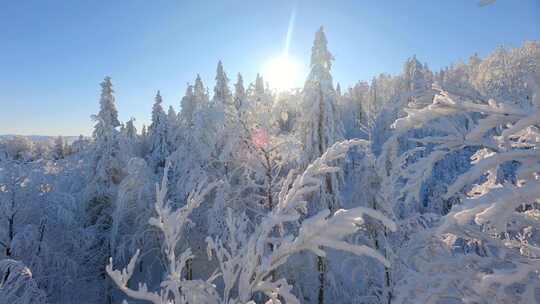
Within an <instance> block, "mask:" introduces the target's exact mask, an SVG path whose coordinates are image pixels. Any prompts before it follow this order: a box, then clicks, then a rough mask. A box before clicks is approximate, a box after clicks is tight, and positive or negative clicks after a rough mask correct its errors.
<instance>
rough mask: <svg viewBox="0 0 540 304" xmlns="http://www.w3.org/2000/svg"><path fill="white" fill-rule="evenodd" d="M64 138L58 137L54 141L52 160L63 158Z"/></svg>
mask: <svg viewBox="0 0 540 304" xmlns="http://www.w3.org/2000/svg"><path fill="white" fill-rule="evenodd" d="M64 148H65V147H64V138H62V136H58V137H57V138H56V139H55V140H54V147H53V152H52V153H53V158H54V159H62V158H64V154H65V151H64Z"/></svg>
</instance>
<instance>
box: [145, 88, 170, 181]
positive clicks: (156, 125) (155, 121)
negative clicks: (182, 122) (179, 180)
mask: <svg viewBox="0 0 540 304" xmlns="http://www.w3.org/2000/svg"><path fill="white" fill-rule="evenodd" d="M154 100H155V102H154V106H153V107H152V124H151V125H150V128H149V130H148V133H149V134H148V145H149V148H150V151H149V155H148V160H149V163H150V164H151V166H152V167H153V168H154V170H155V171H156V172H160V171H161V170H162V169H163V167H164V166H165V159H166V158H167V156H169V152H170V151H169V147H168V144H167V139H168V133H169V130H168V125H167V114H165V111H164V110H163V106H162V105H161V104H162V102H163V99H162V98H161V94H160V92H159V91H158V92H157V93H156V97H155V99H154Z"/></svg>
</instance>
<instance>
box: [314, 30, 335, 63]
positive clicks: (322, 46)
mask: <svg viewBox="0 0 540 304" xmlns="http://www.w3.org/2000/svg"><path fill="white" fill-rule="evenodd" d="M327 45H328V41H327V40H326V35H325V34H324V28H323V27H322V26H321V28H320V29H319V30H318V31H317V33H315V40H314V41H313V47H312V48H311V67H312V68H315V67H316V66H319V67H322V68H324V69H325V70H327V71H330V70H331V69H332V60H334V56H332V54H331V53H330V52H329V51H328V47H327Z"/></svg>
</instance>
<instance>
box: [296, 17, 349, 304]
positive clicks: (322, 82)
mask: <svg viewBox="0 0 540 304" xmlns="http://www.w3.org/2000/svg"><path fill="white" fill-rule="evenodd" d="M327 44H328V42H327V40H326V36H325V34H324V29H323V27H321V28H320V29H319V31H317V33H316V34H315V40H314V42H313V47H312V49H311V72H310V73H309V76H308V79H307V80H306V83H305V85H304V91H303V101H302V108H303V110H304V112H303V114H302V118H301V120H300V123H299V128H298V132H299V135H300V138H301V142H302V145H303V149H304V153H303V160H302V161H303V163H304V164H305V165H307V164H309V163H310V162H311V161H313V160H314V159H316V158H317V157H320V156H321V155H322V154H323V153H324V151H326V149H328V147H330V146H331V145H332V144H334V143H335V142H337V141H339V140H340V139H341V138H343V133H342V126H341V122H340V121H339V119H338V113H337V110H336V102H337V100H336V92H335V90H334V86H333V80H332V75H331V73H330V70H331V68H332V61H333V60H334V57H333V56H332V54H331V53H330V52H329V51H328V48H327ZM321 208H327V209H329V210H330V212H335V211H336V210H338V209H339V208H340V197H339V183H338V177H337V173H329V174H327V175H326V176H325V182H324V183H323V185H322V186H321V188H320V193H319V207H318V208H317V210H320V209H321ZM317 268H318V271H319V295H318V299H319V304H322V303H324V299H325V295H324V288H325V285H326V282H325V281H326V278H325V272H326V261H324V259H323V258H322V257H318V259H317Z"/></svg>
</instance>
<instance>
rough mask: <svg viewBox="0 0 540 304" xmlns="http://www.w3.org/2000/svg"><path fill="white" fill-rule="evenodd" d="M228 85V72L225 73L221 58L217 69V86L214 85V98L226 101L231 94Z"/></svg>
mask: <svg viewBox="0 0 540 304" xmlns="http://www.w3.org/2000/svg"><path fill="white" fill-rule="evenodd" d="M228 85H229V79H228V78H227V74H225V71H224V70H223V64H222V63H221V60H220V61H219V62H218V66H217V70H216V86H215V87H214V98H215V99H218V100H221V101H222V102H224V101H226V99H227V98H228V96H229V95H230V92H229V86H228Z"/></svg>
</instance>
